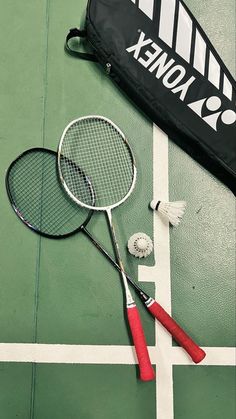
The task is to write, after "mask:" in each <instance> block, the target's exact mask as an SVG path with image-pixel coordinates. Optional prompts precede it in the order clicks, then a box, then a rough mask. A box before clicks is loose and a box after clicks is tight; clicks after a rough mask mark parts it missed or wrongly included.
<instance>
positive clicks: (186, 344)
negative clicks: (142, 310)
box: [147, 300, 206, 364]
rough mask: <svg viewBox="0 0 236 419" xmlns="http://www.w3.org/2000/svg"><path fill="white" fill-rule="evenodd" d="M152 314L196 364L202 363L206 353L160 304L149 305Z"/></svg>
mask: <svg viewBox="0 0 236 419" xmlns="http://www.w3.org/2000/svg"><path fill="white" fill-rule="evenodd" d="M147 308H148V310H149V311H150V313H151V314H152V315H153V316H154V317H156V319H157V320H158V321H159V322H160V323H161V324H162V325H163V326H164V327H165V328H166V329H167V330H168V331H169V332H170V334H171V335H172V336H173V338H174V339H175V340H176V342H178V343H179V344H180V345H181V346H182V348H184V349H185V350H186V352H187V353H188V354H189V355H190V357H191V358H192V360H193V361H194V362H195V364H198V363H199V362H201V361H202V360H203V359H204V358H205V356H206V353H205V352H204V351H203V350H202V349H201V348H200V347H199V346H198V345H197V344H196V343H195V342H194V341H193V340H192V339H191V338H190V336H188V335H187V333H185V332H184V330H183V329H182V328H181V327H180V326H179V325H178V323H176V321H175V320H174V319H172V317H171V316H169V314H168V313H167V312H166V311H165V310H164V308H162V307H161V306H160V304H158V303H157V302H156V301H155V300H152V302H151V304H150V305H147Z"/></svg>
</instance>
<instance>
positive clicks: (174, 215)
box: [150, 200, 187, 227]
mask: <svg viewBox="0 0 236 419" xmlns="http://www.w3.org/2000/svg"><path fill="white" fill-rule="evenodd" d="M186 205H187V204H186V202H185V201H176V202H162V201H154V200H153V201H152V202H151V203H150V207H151V208H152V209H153V210H156V211H158V212H159V213H160V214H162V215H163V216H164V217H166V218H167V219H168V220H169V222H170V223H171V224H172V225H173V226H174V227H177V226H178V225H179V223H180V221H181V220H182V217H183V215H184V213H185V209H186Z"/></svg>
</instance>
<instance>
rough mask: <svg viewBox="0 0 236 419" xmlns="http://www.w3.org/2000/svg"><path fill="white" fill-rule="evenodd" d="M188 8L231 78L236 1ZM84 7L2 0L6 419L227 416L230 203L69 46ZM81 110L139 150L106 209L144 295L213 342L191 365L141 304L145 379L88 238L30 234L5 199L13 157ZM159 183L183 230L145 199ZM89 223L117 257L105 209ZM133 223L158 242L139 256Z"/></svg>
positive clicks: (231, 365)
mask: <svg viewBox="0 0 236 419" xmlns="http://www.w3.org/2000/svg"><path fill="white" fill-rule="evenodd" d="M127 1H128V0H127ZM186 4H187V5H188V7H189V8H190V9H191V11H192V12H193V13H194V15H195V16H196V18H197V19H198V20H199V22H200V24H201V25H202V27H203V29H204V30H205V31H206V33H207V34H208V36H209V38H210V39H211V41H212V43H213V45H214V46H215V48H216V50H217V51H218V52H219V54H220V56H221V57H222V58H223V60H224V62H225V64H226V65H227V67H228V68H229V70H230V71H231V72H232V74H233V75H235V36H236V30H235V2H234V0H223V1H222V2H220V1H219V0H217V1H213V0H207V1H203V0H201V1H199V2H195V1H194V0H186ZM85 8H86V0H68V1H67V2H64V1H62V0H57V1H56V0H41V1H39V0H34V1H30V0H25V1H24V2H20V1H13V0H8V1H5V2H3V1H2V13H1V15H0V32H1V39H2V42H1V65H0V86H1V87H0V106H1V111H0V146H1V147H0V149H1V153H0V176H1V182H0V198H1V199H0V210H1V221H0V419H14V418H18V419H118V418H123V419H134V418H135V419H144V418H147V419H190V418H191V419H222V418H225V419H235V414H236V405H235V397H234V395H235V352H234V347H235V346H236V345H235V337H236V333H235V326H236V325H235V242H234V227H235V199H234V197H233V195H232V193H231V192H230V191H229V190H228V189H227V188H226V187H225V186H224V185H223V184H221V183H220V182H218V181H217V180H216V179H215V178H214V177H213V176H212V175H211V174H210V173H208V172H207V171H206V170H205V169H203V168H202V167H201V166H200V165H198V164H197V163H196V162H195V161H193V160H192V159H191V158H190V157H189V156H188V155H187V154H185V153H184V152H183V151H181V150H180V149H179V148H178V147H177V146H176V145H175V144H174V143H173V142H172V141H171V139H170V140H169V141H168V142H167V139H166V145H167V147H166V150H165V155H162V153H163V150H162V147H160V149H159V148H158V147H156V149H155V153H156V159H157V160H155V159H154V148H153V147H154V144H153V143H154V141H155V138H156V137H155V135H157V136H158V138H159V136H160V133H159V131H158V129H157V128H154V129H153V124H152V122H151V121H150V120H149V119H147V118H146V117H145V115H144V114H143V113H141V112H140V111H139V110H138V108H137V107H136V106H135V105H134V104H133V103H131V102H130V101H129V99H128V98H127V97H126V96H125V95H124V94H123V93H122V92H121V91H120V90H119V89H118V88H117V87H116V86H115V85H114V84H113V82H112V81H111V80H110V79H109V77H108V76H107V75H106V74H105V73H104V72H103V70H102V69H101V68H100V67H99V66H98V65H97V64H94V63H88V62H82V61H79V60H77V59H76V58H74V57H71V56H68V55H67V54H66V53H65V51H64V40H65V36H66V34H67V31H68V29H69V28H71V27H75V26H79V25H80V24H81V22H83V18H84V15H85ZM89 114H98V115H104V116H106V117H108V118H110V119H112V120H113V121H114V122H115V123H116V124H117V125H118V126H120V127H121V129H122V130H123V131H124V132H125V134H126V135H127V137H128V138H129V140H130V143H131V145H132V148H133V150H134V153H135V156H136V159H137V167H138V178H137V186H136V188H135V191H134V193H133V194H132V195H131V197H130V199H129V200H128V201H127V202H126V203H125V204H124V205H123V206H122V207H121V208H118V209H117V210H114V223H115V225H116V230H117V234H118V240H119V243H120V249H121V253H122V256H123V260H124V265H125V266H126V267H127V270H128V272H129V273H130V274H131V275H132V276H133V277H134V278H135V279H136V280H139V281H140V285H141V286H142V287H143V288H144V289H145V290H146V291H147V292H148V293H150V294H151V295H153V296H154V295H155V296H156V298H157V299H158V297H159V292H160V298H161V303H162V304H163V305H165V303H166V304H167V306H166V309H168V308H170V309H171V313H172V316H173V317H174V318H175V319H176V320H177V321H178V322H179V323H180V324H181V325H182V326H183V327H184V328H185V329H186V331H187V332H188V333H190V334H191V336H192V337H193V338H194V339H195V340H196V341H197V342H198V344H199V345H200V346H202V347H204V348H205V350H206V352H207V357H206V360H205V361H204V362H203V363H202V364H200V365H197V366H196V365H194V364H193V363H192V362H191V361H190V360H189V358H188V357H187V356H186V354H185V353H184V352H182V350H181V348H178V347H176V344H175V342H172V340H171V338H170V336H169V335H168V334H167V333H166V332H165V331H163V329H162V328H161V327H160V326H158V325H155V322H154V320H153V319H152V318H151V316H150V315H149V314H148V313H147V311H146V310H145V308H144V307H143V306H142V304H141V303H140V302H138V301H137V303H138V307H139V309H140V314H141V316H142V321H143V325H144V329H145V333H146V337H147V342H148V345H149V347H150V350H151V355H152V360H153V363H154V365H155V369H156V375H157V378H156V380H155V381H153V382H151V383H141V382H140V381H139V380H138V378H137V366H136V364H135V361H133V358H132V353H131V352H130V345H131V340H130V335H129V332H128V329H127V325H126V322H125V319H124V313H123V293H122V288H121V284H120V278H119V275H118V273H117V272H116V271H115V270H114V269H113V267H112V266H110V265H109V264H108V262H107V261H106V260H105V259H104V258H103V256H102V255H100V254H99V253H98V251H97V249H96V248H95V247H93V246H92V244H91V243H90V242H89V241H88V240H87V238H86V237H85V236H84V235H82V234H78V235H75V236H73V237H71V238H68V239H66V240H61V241H55V240H49V239H46V238H40V237H39V236H37V235H36V234H34V233H32V232H31V231H30V230H29V229H27V228H26V227H25V226H24V225H23V224H22V223H21V222H20V221H19V219H17V217H16V216H15V214H14V212H13V211H12V209H11V207H10V204H9V202H8V198H7V195H6V190H5V181H4V179H5V173H6V170H7V168H8V166H9V164H10V163H11V161H12V160H13V159H14V158H15V157H16V156H17V155H19V154H20V153H21V152H23V151H24V150H26V149H27V148H32V147H37V146H41V147H48V148H51V149H53V150H56V149H57V145H58V141H59V139H60V136H61V134H62V132H63V129H64V127H65V126H66V125H67V124H68V123H69V122H70V121H71V120H73V119H75V118H77V117H79V116H82V115H89ZM154 131H155V132H156V134H154ZM158 141H159V140H158ZM160 141H161V140H160ZM158 144H159V142H158ZM156 161H158V162H160V168H161V167H162V164H163V165H164V163H163V162H164V161H167V164H168V166H167V167H166V166H165V170H167V175H166V176H165V178H164V180H162V179H161V177H160V178H155V179H154V180H153V177H154V175H153V173H154V171H155V170H156V167H155V162H156ZM163 167H164V166H163ZM160 172H161V170H160ZM158 173H159V172H158ZM154 183H155V185H154ZM155 188H157V190H158V191H160V192H161V194H162V195H163V196H165V197H166V196H167V197H168V189H169V198H170V200H179V199H184V200H186V201H187V211H186V214H185V216H184V219H183V221H182V223H181V225H180V226H179V227H178V228H177V229H174V228H170V229H169V228H168V226H166V225H165V226H162V225H161V223H160V220H159V218H158V216H156V215H154V214H153V212H151V210H150V209H149V208H148V204H149V202H150V201H151V199H152V198H153V193H154V190H155ZM88 229H89V231H91V232H92V233H93V235H95V236H96V237H98V238H99V240H100V241H101V242H102V243H103V244H104V245H105V247H106V248H107V249H108V250H109V251H110V252H111V253H112V246H111V243H110V238H109V234H108V230H107V224H106V220H105V217H104V215H103V214H99V215H96V214H95V216H94V217H93V218H92V220H91V222H90V223H89V226H88ZM139 231H142V232H145V233H146V234H148V235H150V236H151V237H152V238H153V239H154V243H155V254H154V253H153V254H152V255H151V256H149V257H148V258H147V259H144V260H143V259H142V260H137V259H135V258H133V257H132V256H131V255H130V254H129V253H128V251H127V246H126V245H127V241H128V239H129V237H130V236H131V235H132V234H133V233H136V232H139ZM163 249H164V250H163ZM163 254H164V258H163ZM142 273H143V275H141V274H142ZM160 273H161V274H162V275H160ZM168 275H169V276H168ZM149 276H150V281H149V280H148V278H149ZM168 277H170V294H169V295H167V297H166V300H165V296H164V299H163V297H162V295H161V289H165V281H168ZM165 278H166V279H165ZM166 284H167V282H166ZM170 304H171V306H170ZM168 305H169V306H170V307H168ZM63 345H65V346H63ZM168 345H171V348H170V347H169V346H168ZM172 345H173V348H172ZM47 348H48V349H47ZM54 348H55V351H54ZM116 349H117V358H116V357H115V356H114V353H116ZM172 349H173V351H172ZM103 350H104V356H103V352H102V351H103ZM175 350H176V351H175ZM57 351H59V353H60V355H58V356H57V355H56V354H57V353H58V352H57ZM68 351H69V352H68ZM70 351H71V352H70ZM96 351H97V352H96ZM119 351H120V352H119ZM168 351H169V352H168ZM91 353H92V354H93V353H94V359H93V358H91ZM100 353H101V362H99V359H100ZM130 353H131V355H130ZM166 353H170V359H169V363H168V362H167V361H168V357H167V356H166V355H165V354H166ZM80 354H81V355H80ZM123 354H124V355H123ZM156 354H157V355H156ZM172 354H173V356H172ZM80 356H81V361H80ZM97 359H98V361H97ZM156 359H157V362H156ZM162 359H165V362H167V363H168V365H167V367H166V370H165V365H164V364H165V363H164V361H162ZM86 360H88V361H86ZM116 360H117V361H116ZM33 361H34V362H33Z"/></svg>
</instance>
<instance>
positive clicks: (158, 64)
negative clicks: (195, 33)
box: [126, 31, 195, 101]
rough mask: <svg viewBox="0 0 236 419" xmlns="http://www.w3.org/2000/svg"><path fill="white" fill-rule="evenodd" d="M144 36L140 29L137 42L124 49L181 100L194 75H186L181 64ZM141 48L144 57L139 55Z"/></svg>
mask: <svg viewBox="0 0 236 419" xmlns="http://www.w3.org/2000/svg"><path fill="white" fill-rule="evenodd" d="M145 37H146V35H145V33H144V32H142V31H141V32H140V36H139V40H138V42H137V44H135V45H132V46H131V47H129V48H127V49H126V51H127V52H128V53H132V54H133V57H134V58H135V59H136V60H137V61H138V62H139V63H140V64H141V65H142V66H143V67H145V68H146V69H147V70H148V71H149V72H150V73H152V74H153V75H154V76H155V77H156V78H157V79H160V78H162V77H163V78H162V83H163V85H164V86H165V87H166V88H167V89H170V90H171V91H172V92H173V93H175V94H178V95H179V97H180V99H181V100H182V101H183V100H184V99H185V96H186V94H187V91H188V89H189V87H190V85H191V84H192V83H193V82H194V80H195V77H194V76H192V77H190V78H189V77H188V76H186V69H185V68H184V67H183V66H182V65H179V64H176V61H175V60H174V59H173V58H171V59H169V56H168V54H167V53H166V52H164V51H163V50H162V49H161V48H160V47H159V46H158V45H157V44H156V43H155V42H153V40H152V39H150V38H148V39H146V38H145ZM145 47H148V48H145ZM143 48H145V52H144V56H143V57H144V58H143V57H141V56H140V55H141V54H140V53H141V50H143Z"/></svg>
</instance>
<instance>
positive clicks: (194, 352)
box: [82, 227, 206, 363]
mask: <svg viewBox="0 0 236 419" xmlns="http://www.w3.org/2000/svg"><path fill="white" fill-rule="evenodd" d="M82 231H83V232H84V233H85V235H86V236H87V237H88V238H89V239H90V241H91V242H92V243H93V244H94V245H95V246H96V248H97V249H98V250H99V251H100V252H101V253H102V254H103V255H104V256H105V257H106V258H107V259H108V260H109V261H110V262H111V263H112V265H113V266H114V267H115V268H116V269H117V270H119V271H121V268H120V266H119V265H118V263H116V262H115V261H114V259H113V258H112V257H111V256H110V255H109V253H108V252H107V251H106V250H105V249H104V248H103V247H102V246H101V245H100V244H99V243H98V241H97V240H95V239H94V238H93V236H92V235H91V234H90V233H89V231H88V230H87V229H86V228H85V227H84V228H83V229H82ZM125 275H126V278H127V280H128V281H129V283H130V284H131V285H132V286H133V288H134V289H135V290H136V291H137V292H138V294H139V296H140V298H141V299H142V301H143V302H144V303H145V306H146V308H147V309H148V311H149V312H150V313H151V314H152V316H153V317H155V318H156V319H157V320H158V321H159V322H160V323H161V324H162V326H164V327H165V328H166V329H167V330H168V332H169V333H170V334H171V335H172V337H173V338H174V339H175V340H176V342H177V343H179V345H180V346H182V348H183V349H185V350H186V352H187V353H188V354H189V356H190V357H191V358H192V360H193V361H194V362H195V363H198V362H200V361H202V359H203V358H204V357H205V355H206V354H205V352H204V351H203V350H202V349H201V348H200V347H199V346H198V345H197V344H196V343H195V342H194V341H193V340H192V339H191V338H190V337H189V336H188V335H187V333H185V331H184V330H183V329H182V328H181V327H180V326H179V325H178V323H177V322H176V321H175V320H174V319H172V317H171V316H170V315H169V314H168V313H167V312H166V311H165V310H164V308H163V307H161V306H160V304H158V303H157V302H156V301H155V300H154V299H152V298H151V297H149V296H148V295H147V294H146V293H144V292H143V291H142V289H141V288H140V287H139V286H138V285H137V284H136V283H135V282H134V281H133V280H132V279H131V277H130V276H129V275H128V274H127V273H126V272H125ZM150 301H151V303H150Z"/></svg>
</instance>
